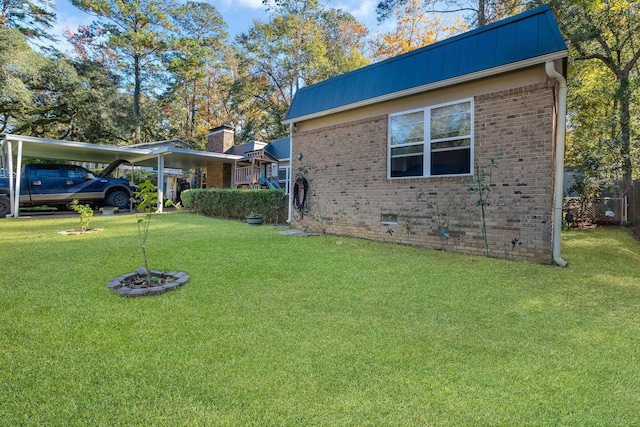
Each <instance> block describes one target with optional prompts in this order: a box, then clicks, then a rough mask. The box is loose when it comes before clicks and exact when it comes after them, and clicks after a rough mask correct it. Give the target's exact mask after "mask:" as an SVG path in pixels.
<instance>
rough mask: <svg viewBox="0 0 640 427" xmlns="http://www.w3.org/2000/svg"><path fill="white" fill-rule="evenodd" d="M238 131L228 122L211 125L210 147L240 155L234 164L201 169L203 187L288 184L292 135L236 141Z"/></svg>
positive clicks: (220, 151) (285, 188)
mask: <svg viewBox="0 0 640 427" xmlns="http://www.w3.org/2000/svg"><path fill="white" fill-rule="evenodd" d="M234 140H235V131H234V129H233V128H232V127H229V126H220V127H217V128H214V129H211V130H210V131H209V133H208V135H207V151H209V152H213V153H224V154H229V155H234V156H241V158H240V159H239V160H236V161H235V163H234V164H229V163H224V164H223V163H220V164H211V165H209V166H208V167H206V168H204V169H203V170H201V178H200V181H201V182H200V185H198V187H200V188H207V187H209V188H281V189H284V190H285V191H287V190H288V187H289V170H290V168H289V158H290V152H289V149H290V144H289V138H281V139H277V140H274V141H271V142H269V143H266V142H261V141H249V142H244V143H242V144H237V145H236V144H234Z"/></svg>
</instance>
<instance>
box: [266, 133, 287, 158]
mask: <svg viewBox="0 0 640 427" xmlns="http://www.w3.org/2000/svg"><path fill="white" fill-rule="evenodd" d="M264 149H265V150H266V151H267V152H268V153H269V154H271V155H272V156H273V157H275V158H276V159H278V160H283V159H289V158H291V147H290V145H289V137H286V138H280V139H274V140H273V141H271V142H270V143H269V145H267V146H266V147H264Z"/></svg>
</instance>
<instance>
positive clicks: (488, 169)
mask: <svg viewBox="0 0 640 427" xmlns="http://www.w3.org/2000/svg"><path fill="white" fill-rule="evenodd" d="M497 160H498V157H490V158H489V159H488V160H487V162H486V163H484V164H477V165H476V174H475V176H474V177H473V178H470V179H468V180H466V181H465V182H466V183H467V184H469V187H468V189H469V191H472V192H474V193H476V195H477V196H478V200H476V206H478V207H480V213H481V216H482V238H483V240H484V249H485V255H486V256H490V252H489V239H488V237H487V211H486V207H487V206H489V198H490V196H491V179H492V178H493V170H494V169H498V163H497Z"/></svg>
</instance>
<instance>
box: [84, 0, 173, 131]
mask: <svg viewBox="0 0 640 427" xmlns="http://www.w3.org/2000/svg"><path fill="white" fill-rule="evenodd" d="M71 2H72V3H73V4H74V5H75V6H76V7H78V8H79V9H81V10H83V11H85V12H87V13H90V14H93V15H95V16H97V17H98V18H99V19H100V21H99V22H100V24H99V25H96V26H95V28H96V29H98V28H99V29H101V31H102V34H98V35H93V36H92V37H91V38H90V40H92V41H93V42H97V43H98V46H99V48H100V50H102V51H103V52H105V54H106V55H107V56H108V57H110V58H112V59H113V60H114V61H115V63H116V66H117V70H120V71H121V72H122V71H124V73H125V75H126V80H127V81H129V82H131V85H132V86H133V116H134V118H135V126H134V141H135V142H136V143H139V142H140V141H141V127H142V112H141V105H142V102H141V101H142V97H143V92H144V91H145V90H146V91H150V90H152V89H153V87H152V86H153V82H154V81H155V82H156V83H157V82H158V80H157V78H158V75H159V74H160V73H161V67H160V56H161V54H162V53H163V52H165V51H166V50H167V49H168V41H167V33H168V31H169V29H170V28H171V22H170V19H169V15H168V12H169V10H170V9H171V7H172V3H171V0H71Z"/></svg>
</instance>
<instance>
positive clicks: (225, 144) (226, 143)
mask: <svg viewBox="0 0 640 427" xmlns="http://www.w3.org/2000/svg"><path fill="white" fill-rule="evenodd" d="M234 137H235V132H234V130H233V128H230V127H227V126H220V127H217V128H215V129H211V130H210V131H209V134H208V135H207V151H210V152H212V153H226V152H227V151H228V150H229V149H230V148H231V147H233V141H234ZM203 169H204V170H205V172H206V174H207V187H209V188H229V187H231V169H232V168H231V165H230V164H225V163H213V164H210V165H209V166H207V167H206V168H203Z"/></svg>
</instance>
